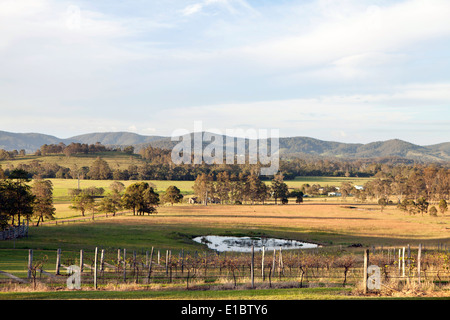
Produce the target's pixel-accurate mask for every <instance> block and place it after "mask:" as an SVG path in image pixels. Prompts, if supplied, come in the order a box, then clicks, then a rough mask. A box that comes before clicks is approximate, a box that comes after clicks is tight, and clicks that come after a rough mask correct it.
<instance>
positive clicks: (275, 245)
mask: <svg viewBox="0 0 450 320" xmlns="http://www.w3.org/2000/svg"><path fill="white" fill-rule="evenodd" d="M193 240H194V241H195V242H197V243H201V244H205V245H207V246H208V248H210V249H213V250H216V251H219V252H224V251H234V252H251V251H252V245H254V250H255V251H260V250H262V248H263V247H264V248H265V249H264V250H273V249H277V250H278V249H280V248H281V249H309V248H317V247H318V245H317V244H313V243H306V242H301V241H297V240H285V239H275V238H265V237H261V238H259V237H229V236H200V237H196V238H194V239H193Z"/></svg>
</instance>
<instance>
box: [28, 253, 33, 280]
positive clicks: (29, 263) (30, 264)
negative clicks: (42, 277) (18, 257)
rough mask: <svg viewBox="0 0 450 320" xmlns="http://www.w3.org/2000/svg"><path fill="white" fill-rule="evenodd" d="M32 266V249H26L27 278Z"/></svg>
mask: <svg viewBox="0 0 450 320" xmlns="http://www.w3.org/2000/svg"><path fill="white" fill-rule="evenodd" d="M32 268H33V249H29V250H28V272H27V278H28V279H31V269H32Z"/></svg>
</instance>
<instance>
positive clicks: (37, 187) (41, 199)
mask: <svg viewBox="0 0 450 320" xmlns="http://www.w3.org/2000/svg"><path fill="white" fill-rule="evenodd" d="M31 190H32V192H33V194H34V196H35V201H34V206H33V211H34V215H35V216H36V217H37V218H38V221H37V224H36V226H39V223H40V222H41V221H42V222H44V218H45V219H50V220H53V219H54V218H55V216H54V215H55V211H56V209H55V206H54V205H53V184H52V182H51V181H50V180H40V179H38V180H35V181H34V182H33V186H32V189H31Z"/></svg>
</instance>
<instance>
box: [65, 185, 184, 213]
mask: <svg viewBox="0 0 450 320" xmlns="http://www.w3.org/2000/svg"><path fill="white" fill-rule="evenodd" d="M109 189H110V190H111V192H110V193H108V194H107V195H103V193H104V189H103V188H95V187H91V188H86V189H73V190H71V194H72V195H73V198H72V205H71V206H70V208H71V209H74V210H78V211H80V212H81V215H82V216H85V213H86V212H92V218H93V219H94V213H95V212H105V213H111V214H112V215H113V216H115V215H116V213H117V212H119V211H121V210H123V209H129V210H132V211H133V215H143V214H145V213H147V214H152V213H156V212H157V206H158V205H159V204H160V203H161V202H163V203H171V204H172V205H173V204H174V203H178V202H180V201H182V199H183V195H182V194H181V191H180V190H179V189H178V188H177V187H175V186H169V187H168V188H167V190H166V192H165V193H164V194H163V195H162V197H160V195H159V194H158V193H157V192H156V191H155V188H154V186H153V185H152V184H150V183H148V182H136V183H133V184H131V185H129V186H128V187H127V188H125V185H124V184H123V183H122V182H119V181H115V182H113V183H112V184H111V185H110V187H109ZM98 198H100V200H99V201H96V199H98Z"/></svg>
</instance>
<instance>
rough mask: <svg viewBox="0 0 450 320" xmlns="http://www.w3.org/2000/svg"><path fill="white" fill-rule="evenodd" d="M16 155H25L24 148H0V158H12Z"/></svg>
mask: <svg viewBox="0 0 450 320" xmlns="http://www.w3.org/2000/svg"><path fill="white" fill-rule="evenodd" d="M18 155H25V150H24V149H22V150H20V151H17V150H13V151H6V150H4V149H0V160H12V159H14V158H15V157H16V156H18Z"/></svg>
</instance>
